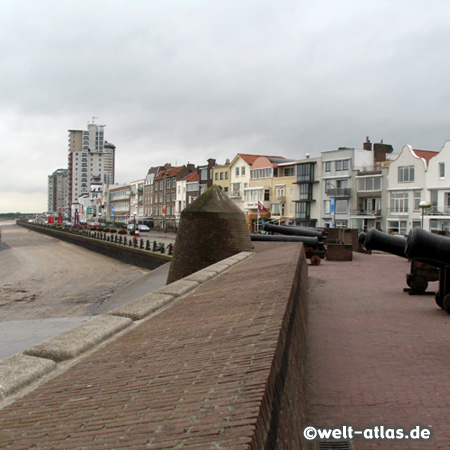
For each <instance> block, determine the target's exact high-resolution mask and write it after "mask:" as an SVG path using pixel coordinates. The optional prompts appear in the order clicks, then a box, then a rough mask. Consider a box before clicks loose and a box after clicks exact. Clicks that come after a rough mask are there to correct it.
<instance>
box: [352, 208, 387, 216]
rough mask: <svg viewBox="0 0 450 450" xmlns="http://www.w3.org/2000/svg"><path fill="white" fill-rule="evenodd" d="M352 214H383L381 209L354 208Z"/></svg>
mask: <svg viewBox="0 0 450 450" xmlns="http://www.w3.org/2000/svg"><path fill="white" fill-rule="evenodd" d="M351 214H352V216H381V209H352V210H351Z"/></svg>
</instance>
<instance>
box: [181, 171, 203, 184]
mask: <svg viewBox="0 0 450 450" xmlns="http://www.w3.org/2000/svg"><path fill="white" fill-rule="evenodd" d="M199 180H200V175H199V173H198V170H194V171H193V172H191V173H189V174H188V175H186V176H185V177H184V178H183V181H186V183H193V182H195V181H199Z"/></svg>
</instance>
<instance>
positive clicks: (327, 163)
mask: <svg viewBox="0 0 450 450" xmlns="http://www.w3.org/2000/svg"><path fill="white" fill-rule="evenodd" d="M325 172H331V161H327V162H326V163H325Z"/></svg>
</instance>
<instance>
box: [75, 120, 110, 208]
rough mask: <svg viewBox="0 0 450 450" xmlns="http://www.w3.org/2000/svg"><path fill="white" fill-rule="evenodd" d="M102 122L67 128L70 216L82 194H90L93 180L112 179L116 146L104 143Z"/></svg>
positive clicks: (104, 181)
mask: <svg viewBox="0 0 450 450" xmlns="http://www.w3.org/2000/svg"><path fill="white" fill-rule="evenodd" d="M104 128H105V125H97V124H95V123H94V121H93V123H88V129H87V130H69V154H68V197H69V198H68V201H69V205H70V215H71V217H72V216H73V213H74V210H75V209H76V206H75V205H77V204H78V199H79V197H80V196H81V195H85V194H89V192H90V186H91V183H92V182H93V180H94V179H95V180H97V179H100V180H101V182H102V183H104V184H113V183H114V168H115V162H114V161H115V146H114V145H113V144H110V143H105V140H104Z"/></svg>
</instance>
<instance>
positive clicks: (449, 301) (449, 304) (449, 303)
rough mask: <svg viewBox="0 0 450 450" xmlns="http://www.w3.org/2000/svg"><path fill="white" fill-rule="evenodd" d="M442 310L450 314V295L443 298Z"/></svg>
mask: <svg viewBox="0 0 450 450" xmlns="http://www.w3.org/2000/svg"><path fill="white" fill-rule="evenodd" d="M442 304H443V308H444V310H445V311H446V312H447V313H448V314H450V294H447V295H446V296H445V297H444V301H443V302H442Z"/></svg>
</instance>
